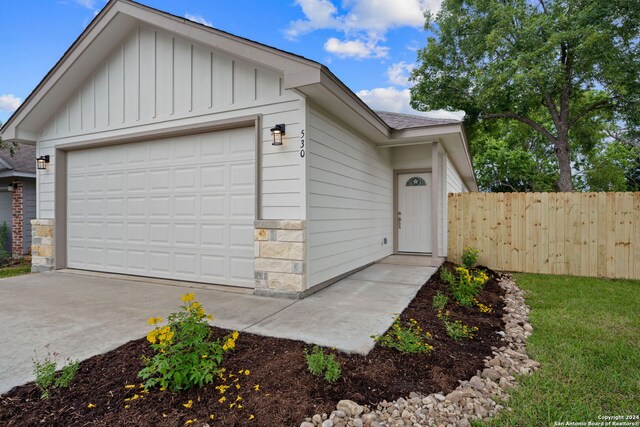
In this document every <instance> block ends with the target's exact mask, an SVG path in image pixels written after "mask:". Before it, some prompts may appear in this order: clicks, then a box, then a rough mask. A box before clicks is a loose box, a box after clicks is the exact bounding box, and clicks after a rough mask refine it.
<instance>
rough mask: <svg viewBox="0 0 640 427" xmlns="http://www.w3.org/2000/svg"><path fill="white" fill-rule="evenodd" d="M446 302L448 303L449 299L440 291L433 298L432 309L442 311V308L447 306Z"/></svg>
mask: <svg viewBox="0 0 640 427" xmlns="http://www.w3.org/2000/svg"><path fill="white" fill-rule="evenodd" d="M448 302H449V297H448V296H446V295H445V294H443V293H442V292H440V291H438V292H436V294H435V295H434V296H433V308H435V309H436V310H438V311H439V312H440V311H442V310H444V307H445V306H446V305H447V303H448Z"/></svg>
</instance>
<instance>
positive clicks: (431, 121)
mask: <svg viewBox="0 0 640 427" xmlns="http://www.w3.org/2000/svg"><path fill="white" fill-rule="evenodd" d="M375 113H376V114H377V115H378V116H380V118H381V119H382V120H384V121H385V123H386V124H387V125H388V126H389V127H390V128H392V129H398V130H400V129H410V128H421V127H428V126H438V125H448V124H452V123H456V124H457V123H460V120H455V119H439V118H432V117H425V116H417V115H415V114H403V113H392V112H390V111H376V112H375Z"/></svg>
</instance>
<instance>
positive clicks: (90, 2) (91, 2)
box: [76, 0, 96, 10]
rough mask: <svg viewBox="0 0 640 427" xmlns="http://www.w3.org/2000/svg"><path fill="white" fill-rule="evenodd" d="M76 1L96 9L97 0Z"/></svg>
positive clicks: (83, 5) (88, 7) (85, 6)
mask: <svg viewBox="0 0 640 427" xmlns="http://www.w3.org/2000/svg"><path fill="white" fill-rule="evenodd" d="M76 3H78V4H79V5H80V6H82V7H84V8H87V9H90V10H95V9H96V0H76Z"/></svg>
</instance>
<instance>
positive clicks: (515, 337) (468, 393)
mask: <svg viewBox="0 0 640 427" xmlns="http://www.w3.org/2000/svg"><path fill="white" fill-rule="evenodd" d="M499 283H500V286H502V288H503V289H504V290H505V297H504V302H505V308H504V313H505V314H504V316H503V320H504V323H505V331H504V332H502V331H500V332H501V333H500V332H499V335H500V336H503V337H504V338H503V342H504V345H503V346H502V347H500V348H493V355H494V357H492V358H487V359H486V360H485V367H486V368H485V369H484V370H482V372H481V371H478V372H477V375H475V376H473V377H472V378H471V379H469V380H465V381H460V385H459V386H458V388H457V389H456V390H454V391H452V392H451V393H449V394H447V395H446V396H444V395H443V394H442V393H434V394H431V395H429V396H423V395H421V394H419V393H415V392H412V393H410V394H409V398H408V399H405V398H402V397H401V398H399V399H397V400H396V401H395V402H387V401H386V400H384V401H382V402H380V403H379V404H378V405H377V406H376V408H369V407H367V406H360V405H358V404H357V403H356V402H353V401H351V400H341V401H340V402H338V405H337V411H334V412H333V414H335V413H337V412H338V413H340V412H341V413H343V414H345V417H344V418H342V417H336V416H334V420H340V422H344V423H346V424H345V425H347V426H356V427H360V426H362V427H395V426H398V427H404V426H413V427H420V426H454V427H470V426H471V422H470V420H474V419H484V418H488V417H491V416H493V415H495V414H496V413H498V412H500V411H503V410H507V411H510V410H511V408H505V407H504V406H503V405H500V404H496V400H507V399H508V394H507V393H508V391H509V389H511V388H517V384H516V382H515V376H514V375H520V374H529V373H531V372H533V371H535V370H537V369H539V368H540V364H539V363H538V362H536V361H535V360H532V359H530V358H529V356H527V352H526V348H525V341H526V338H527V337H528V336H530V335H531V333H532V332H533V328H532V327H531V325H530V324H529V323H528V315H529V308H528V307H527V306H526V304H525V300H524V292H523V291H522V290H520V289H519V288H518V287H517V286H516V284H515V282H514V281H513V280H512V279H511V277H510V276H509V275H506V274H503V275H500V277H499ZM318 417H320V416H319V415H314V417H313V418H311V419H312V420H314V423H312V425H315V426H318V425H320V424H319V423H317V422H316V420H319V419H318ZM321 418H322V419H325V420H326V414H323V416H322V417H321ZM327 421H331V420H326V421H324V422H323V423H322V427H327V426H329V427H331V426H337V424H333V423H332V424H329V423H327ZM303 424H304V423H303ZM301 427H303V426H302V425H301ZM304 427H308V426H307V425H305V426H304Z"/></svg>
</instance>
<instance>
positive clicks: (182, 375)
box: [138, 293, 239, 391]
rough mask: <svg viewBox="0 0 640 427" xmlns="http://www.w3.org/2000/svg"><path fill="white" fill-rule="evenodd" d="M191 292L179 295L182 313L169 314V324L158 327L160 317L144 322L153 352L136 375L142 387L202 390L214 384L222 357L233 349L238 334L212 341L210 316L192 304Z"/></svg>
mask: <svg viewBox="0 0 640 427" xmlns="http://www.w3.org/2000/svg"><path fill="white" fill-rule="evenodd" d="M194 298H195V296H194V295H193V294H192V293H189V294H185V295H182V301H183V302H184V303H185V304H184V305H182V306H180V308H182V310H181V311H179V312H177V313H172V314H170V315H169V318H168V324H167V325H166V326H162V327H161V326H159V325H158V324H159V323H160V322H162V318H160V317H152V318H150V319H149V320H148V321H147V323H148V324H149V325H154V329H153V330H151V331H150V332H149V333H148V334H147V341H149V342H150V343H151V349H152V350H153V351H154V353H155V354H154V355H153V357H150V358H148V357H145V358H143V359H144V362H145V365H146V366H145V368H143V369H142V370H141V371H140V372H139V373H138V376H139V377H140V378H142V379H144V380H146V382H145V385H144V386H145V388H150V387H154V386H156V385H160V386H161V387H164V388H169V389H171V390H174V391H182V390H188V389H190V388H191V387H193V386H198V387H202V386H203V385H205V384H210V383H212V382H213V380H214V378H215V376H216V375H217V374H218V372H219V369H218V368H219V366H220V364H221V363H222V359H223V355H224V353H225V352H227V351H231V350H233V349H234V348H235V346H236V340H237V339H238V336H239V334H238V332H237V331H234V332H232V333H230V334H229V335H227V336H225V337H223V338H218V339H216V340H213V339H211V328H210V327H209V324H208V323H207V319H208V320H212V319H213V316H211V315H207V314H206V313H205V311H204V308H202V305H201V304H200V303H199V302H197V301H194Z"/></svg>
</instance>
